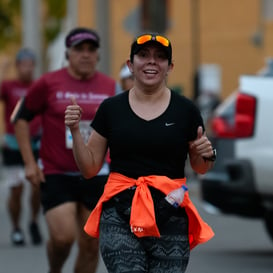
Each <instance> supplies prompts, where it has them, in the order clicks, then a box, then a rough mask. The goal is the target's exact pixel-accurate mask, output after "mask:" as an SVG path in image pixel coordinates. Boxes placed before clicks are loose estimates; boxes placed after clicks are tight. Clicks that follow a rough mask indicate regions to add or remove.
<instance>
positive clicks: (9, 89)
mask: <svg viewBox="0 0 273 273" xmlns="http://www.w3.org/2000/svg"><path fill="white" fill-rule="evenodd" d="M31 84H32V82H29V83H24V82H21V81H19V80H9V81H3V82H2V84H1V87H0V99H1V100H3V102H4V104H5V112H4V121H5V132H6V134H10V135H14V128H13V124H12V123H11V122H10V116H11V114H12V111H13V109H14V107H15V105H16V103H17V102H18V100H19V99H20V98H21V97H23V96H25V95H26V93H27V90H28V89H29V87H30V86H31ZM40 130H41V119H40V117H38V116H37V117H36V118H35V119H34V120H33V121H32V122H31V123H30V132H31V136H37V135H39V133H40Z"/></svg>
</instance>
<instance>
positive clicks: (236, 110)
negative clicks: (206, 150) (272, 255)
mask: <svg viewBox="0 0 273 273" xmlns="http://www.w3.org/2000/svg"><path fill="white" fill-rule="evenodd" d="M266 71H267V72H266ZM266 71H264V72H263V73H261V74H259V75H254V76H247V75H245V76H241V77H240V79H239V87H238V90H237V91H236V92H235V93H233V94H232V95H231V96H230V97H228V98H227V99H226V100H225V101H224V102H223V103H221V104H220V105H219V106H218V107H217V109H216V110H215V112H214V116H213V119H212V121H211V129H212V134H213V138H212V142H213V145H214V146H215V148H216V149H217V161H216V164H215V167H214V168H213V169H212V170H211V171H210V172H208V173H207V174H206V175H204V176H202V177H201V180H202V183H201V185H202V186H201V193H202V197H203V200H204V201H205V202H206V203H207V204H209V205H212V207H213V208H217V209H218V210H220V211H221V212H223V213H231V214H237V215H241V216H246V217H257V218H263V219H264V221H265V225H266V229H267V231H268V233H269V235H270V237H271V239H272V240H273V74H271V73H272V71H270V69H267V70H266Z"/></svg>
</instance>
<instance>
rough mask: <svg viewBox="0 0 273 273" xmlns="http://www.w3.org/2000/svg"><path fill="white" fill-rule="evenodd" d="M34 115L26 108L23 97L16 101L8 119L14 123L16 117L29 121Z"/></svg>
mask: <svg viewBox="0 0 273 273" xmlns="http://www.w3.org/2000/svg"><path fill="white" fill-rule="evenodd" d="M34 117H35V114H34V113H32V112H31V111H30V110H28V109H27V108H26V103H25V97H23V98H21V99H20V100H19V101H18V102H17V104H16V106H15V108H14V110H13V112H12V114H11V117H10V120H11V122H12V123H15V122H16V121H17V120H18V119H24V120H26V121H31V120H32V119H33V118H34Z"/></svg>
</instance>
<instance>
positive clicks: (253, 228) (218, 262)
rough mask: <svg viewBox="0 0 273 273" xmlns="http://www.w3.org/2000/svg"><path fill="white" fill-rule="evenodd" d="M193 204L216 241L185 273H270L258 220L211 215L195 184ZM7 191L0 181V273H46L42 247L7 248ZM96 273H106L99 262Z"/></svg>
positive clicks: (271, 252)
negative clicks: (202, 202) (203, 203)
mask: <svg viewBox="0 0 273 273" xmlns="http://www.w3.org/2000/svg"><path fill="white" fill-rule="evenodd" d="M188 184H189V191H190V194H191V196H192V200H193V202H194V203H195V205H196V206H197V208H198V209H199V212H200V214H201V215H202V216H203V218H204V219H205V220H206V222H208V223H209V224H210V225H211V226H212V227H213V229H214V231H215V234H216V235H215V237H214V238H213V239H212V240H211V241H210V242H208V243H206V244H204V245H201V246H198V247H196V248H195V249H194V250H193V251H192V252H191V259H190V263H189V266H188V270H187V273H200V272H202V273H216V272H217V273H219V272H221V273H231V272H232V273H246V272H247V273H269V272H273V242H271V241H270V239H269V237H268V236H267V234H266V232H265V229H264V226H263V223H262V221H260V220H250V219H243V218H238V217H234V216H223V215H210V214H208V213H207V212H205V211H204V210H203V207H202V206H201V202H200V198H199V191H198V183H197V182H189V183H188ZM7 193H8V191H7V187H6V186H5V184H4V182H3V180H1V179H0V273H18V272H22V273H47V271H48V267H47V260H46V253H45V244H43V245H41V246H38V247H34V246H32V245H31V244H30V243H29V237H28V233H27V230H26V231H25V233H26V234H25V235H26V239H27V242H28V243H27V245H26V246H25V247H19V248H18V247H17V248H16V247H13V246H11V244H10V240H9V236H10V223H9V219H8V215H7V212H6V207H5V200H6V197H7ZM27 197H28V190H26V191H25V195H24V208H25V209H24V212H23V216H22V223H23V225H22V226H23V227H27V224H28V210H27V206H26V205H27V204H26V203H27ZM40 223H41V227H42V232H43V235H44V238H45V239H46V238H47V231H46V226H45V222H44V218H43V216H42V215H41V217H40ZM75 254H76V247H75V246H74V247H73V249H72V253H71V255H70V258H69V259H68V261H67V262H66V264H65V267H64V271H63V273H72V272H73V270H72V268H73V262H74V259H75ZM97 273H107V271H106V269H105V267H104V264H103V262H102V260H100V264H99V268H98V270H97Z"/></svg>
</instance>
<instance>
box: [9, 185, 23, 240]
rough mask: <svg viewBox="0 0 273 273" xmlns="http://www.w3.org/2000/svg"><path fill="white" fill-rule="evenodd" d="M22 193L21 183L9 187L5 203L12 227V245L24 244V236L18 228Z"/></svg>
mask: <svg viewBox="0 0 273 273" xmlns="http://www.w3.org/2000/svg"><path fill="white" fill-rule="evenodd" d="M22 193H23V184H22V183H20V184H17V185H14V186H11V187H10V195H9V198H8V204H7V205H8V211H9V215H10V219H11V224H12V228H13V231H12V237H11V240H12V243H13V244H14V245H24V244H25V240H24V236H23V233H22V231H21V228H20V216H21V201H22Z"/></svg>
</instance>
